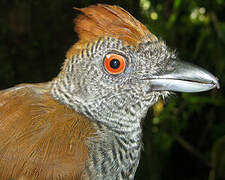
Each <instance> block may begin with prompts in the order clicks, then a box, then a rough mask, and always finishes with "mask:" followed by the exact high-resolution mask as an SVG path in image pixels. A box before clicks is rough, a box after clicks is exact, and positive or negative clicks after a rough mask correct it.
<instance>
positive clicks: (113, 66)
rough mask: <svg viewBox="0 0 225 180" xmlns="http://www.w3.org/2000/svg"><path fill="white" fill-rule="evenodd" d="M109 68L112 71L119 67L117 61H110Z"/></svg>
mask: <svg viewBox="0 0 225 180" xmlns="http://www.w3.org/2000/svg"><path fill="white" fill-rule="evenodd" d="M110 67H111V68H113V69H117V68H119V67H120V61H119V60H118V59H112V60H111V61H110Z"/></svg>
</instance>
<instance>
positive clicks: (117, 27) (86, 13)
mask: <svg viewBox="0 0 225 180" xmlns="http://www.w3.org/2000/svg"><path fill="white" fill-rule="evenodd" d="M74 9H76V10H78V11H80V12H81V14H80V15H78V17H77V18H76V19H75V20H74V21H75V31H76V32H77V33H78V37H79V41H78V42H77V43H76V44H75V46H77V47H72V48H71V49H70V50H69V52H67V57H68V56H69V57H70V55H71V54H73V53H74V50H75V49H79V45H80V44H84V43H87V42H93V41H96V40H97V39H98V38H100V37H106V36H110V37H114V38H119V39H120V40H122V41H123V42H124V43H125V44H129V45H136V44H137V43H140V42H142V41H143V40H146V41H155V40H157V38H156V36H155V35H153V34H152V33H150V32H149V30H148V29H147V28H146V27H145V26H144V25H143V24H142V23H140V22H139V21H138V20H137V19H135V18H134V17H133V16H132V15H131V14H129V13H128V12H127V11H126V10H124V9H123V8H121V7H118V6H112V5H105V4H97V5H92V6H89V7H87V8H74Z"/></svg>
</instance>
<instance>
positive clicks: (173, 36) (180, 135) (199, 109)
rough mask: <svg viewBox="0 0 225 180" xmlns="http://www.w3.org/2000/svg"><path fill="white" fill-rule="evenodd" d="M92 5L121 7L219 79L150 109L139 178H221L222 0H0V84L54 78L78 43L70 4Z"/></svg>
mask: <svg viewBox="0 0 225 180" xmlns="http://www.w3.org/2000/svg"><path fill="white" fill-rule="evenodd" d="M96 3H107V4H116V5H120V6H122V7H123V8H125V9H126V10H128V11H129V12H130V13H131V14H132V15H133V16H135V17H136V18H137V19H139V20H140V21H141V22H142V23H144V24H145V25H146V26H147V27H148V28H149V29H150V30H151V31H152V32H153V33H154V34H156V35H157V36H159V37H161V38H162V39H163V40H165V41H166V43H167V44H168V46H169V47H171V49H176V50H177V52H178V56H179V58H180V59H182V60H185V61H189V62H192V63H195V64H197V65H201V66H202V67H204V68H205V69H207V70H208V71H210V72H212V73H213V74H214V75H216V76H217V77H218V78H219V80H220V84H221V88H220V89H219V90H216V89H214V90H211V91H208V92H204V93H195V94H187V93H177V94H176V95H175V96H172V97H170V98H169V99H168V100H167V101H166V102H163V101H160V102H159V103H158V104H157V105H155V106H154V108H153V109H152V110H150V111H149V113H148V116H147V117H146V119H145V121H144V125H143V128H144V144H145V146H144V151H143V153H142V159H141V163H140V166H139V169H138V172H137V175H136V179H137V180H206V179H208V180H223V179H225V117H224V116H225V97H224V96H225V95H224V92H225V91H224V84H225V1H224V0H174V1H173V0H165V1H162V0H157V1H156V0H152V1H149V0H120V1H119V0H118V1H116V0H114V1H113V0H110V1H98V0H96V1H94V0H82V1H81V0H80V1H78V0H54V1H53V0H35V1H32V0H0V89H4V88H8V87H11V86H14V85H16V84H18V83H23V82H44V81H49V80H51V79H52V78H53V77H55V76H56V75H57V73H58V72H59V70H60V66H61V64H62V63H63V60H64V56H65V53H66V51H67V50H68V48H70V47H71V45H72V44H73V43H75V41H76V40H77V37H76V34H75V33H74V32H73V18H74V17H76V15H77V12H75V11H74V10H73V9H72V7H74V6H75V7H85V6H88V5H90V4H96Z"/></svg>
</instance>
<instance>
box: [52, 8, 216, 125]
mask: <svg viewBox="0 0 225 180" xmlns="http://www.w3.org/2000/svg"><path fill="white" fill-rule="evenodd" d="M78 10H79V11H81V14H80V15H79V16H78V17H77V18H76V19H75V24H76V25H75V30H76V32H77V33H78V37H79V40H78V42H77V43H75V44H74V45H73V46H72V47H71V49H70V50H69V51H68V52H67V54H66V60H65V63H64V65H63V68H62V71H61V72H60V74H59V75H58V77H57V78H56V79H55V81H54V83H53V87H52V94H53V96H54V97H55V98H57V99H58V100H59V101H60V102H62V103H64V104H67V105H69V106H70V107H72V108H73V109H74V110H76V111H78V112H81V113H83V114H85V115H86V116H88V117H91V119H94V120H96V121H98V122H101V123H105V124H110V126H111V127H117V128H118V127H121V125H126V124H129V123H130V124H132V123H140V122H139V120H140V119H141V118H142V117H144V116H145V113H146V112H147V110H148V108H149V107H150V106H151V105H153V104H154V103H156V102H157V100H158V99H159V97H161V96H162V97H166V96H167V95H168V94H169V92H170V91H180V92H200V91H205V90H209V89H212V88H215V87H219V84H218V81H217V79H216V78H215V77H214V76H213V75H212V74H210V73H209V72H207V71H206V70H204V69H202V68H200V67H197V66H194V65H191V64H189V63H184V62H181V61H178V60H177V57H176V54H175V53H174V52H173V51H171V50H169V49H168V48H167V46H166V44H165V43H164V42H163V41H162V40H159V39H158V38H157V37H156V36H155V35H154V34H152V33H151V32H150V31H149V30H148V29H147V28H146V27H145V26H144V25H143V24H141V23H140V22H139V21H138V20H136V19H135V18H134V17H133V16H132V15H130V14H129V13H128V12H127V11H125V10H124V9H122V8H120V7H118V6H110V5H100V4H99V5H94V6H89V7H87V8H82V9H78ZM128 122H129V123H128Z"/></svg>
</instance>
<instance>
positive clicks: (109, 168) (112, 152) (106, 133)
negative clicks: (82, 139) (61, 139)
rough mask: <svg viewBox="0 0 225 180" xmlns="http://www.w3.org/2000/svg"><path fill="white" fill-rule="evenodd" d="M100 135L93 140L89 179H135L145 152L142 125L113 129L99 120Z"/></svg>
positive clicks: (97, 126) (87, 172) (88, 172)
mask: <svg viewBox="0 0 225 180" xmlns="http://www.w3.org/2000/svg"><path fill="white" fill-rule="evenodd" d="M95 126H96V129H97V133H98V137H99V138H95V139H93V140H91V141H90V143H89V146H90V149H92V150H94V151H90V154H89V158H90V159H89V160H90V161H89V164H88V170H87V171H86V174H85V176H86V178H87V179H102V180H103V179H104V180H107V179H108V180H114V179H118V180H124V179H128V180H133V179H134V175H135V172H136V169H137V167H138V164H139V160H140V154H141V148H142V146H141V136H142V132H141V127H139V128H138V127H136V128H133V129H132V128H130V129H129V132H128V130H127V128H125V127H121V129H120V130H119V129H112V128H111V127H109V126H105V125H103V124H100V123H96V124H95Z"/></svg>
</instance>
